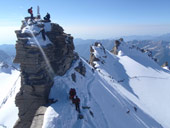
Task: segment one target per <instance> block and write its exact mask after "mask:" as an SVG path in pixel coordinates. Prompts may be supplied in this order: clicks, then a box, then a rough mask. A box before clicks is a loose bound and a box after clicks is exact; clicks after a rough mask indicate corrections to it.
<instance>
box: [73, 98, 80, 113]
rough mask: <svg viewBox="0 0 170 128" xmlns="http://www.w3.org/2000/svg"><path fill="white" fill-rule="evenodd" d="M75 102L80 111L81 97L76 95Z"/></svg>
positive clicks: (77, 109)
mask: <svg viewBox="0 0 170 128" xmlns="http://www.w3.org/2000/svg"><path fill="white" fill-rule="evenodd" d="M74 103H75V106H76V111H78V112H79V113H80V99H79V98H78V96H76V98H75V99H74Z"/></svg>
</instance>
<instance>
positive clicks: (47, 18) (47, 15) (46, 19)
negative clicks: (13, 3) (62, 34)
mask: <svg viewBox="0 0 170 128" xmlns="http://www.w3.org/2000/svg"><path fill="white" fill-rule="evenodd" d="M32 9H33V7H31V8H29V9H28V13H29V14H30V15H31V17H30V18H31V21H33V19H34V16H33V10H32ZM44 22H51V20H50V14H49V13H47V14H46V16H45V17H44Z"/></svg>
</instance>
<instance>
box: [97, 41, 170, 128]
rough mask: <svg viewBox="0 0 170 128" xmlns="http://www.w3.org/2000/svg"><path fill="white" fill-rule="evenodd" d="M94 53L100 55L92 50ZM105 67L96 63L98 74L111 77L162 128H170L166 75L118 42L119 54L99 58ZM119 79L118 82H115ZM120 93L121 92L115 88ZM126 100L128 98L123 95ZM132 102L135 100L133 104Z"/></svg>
mask: <svg viewBox="0 0 170 128" xmlns="http://www.w3.org/2000/svg"><path fill="white" fill-rule="evenodd" d="M95 49H96V51H95V52H96V53H98V55H101V53H102V52H103V51H102V50H101V49H99V48H95ZM100 57H101V58H102V59H104V61H105V62H106V63H105V64H101V63H100V62H99V63H98V70H100V72H101V74H104V75H111V77H113V78H114V79H115V80H116V81H117V82H118V83H120V84H121V85H122V87H124V88H126V89H127V90H128V91H129V92H130V93H132V94H133V95H135V96H136V97H137V100H138V101H139V102H140V103H141V105H140V106H139V107H140V108H142V109H143V111H145V112H146V113H148V114H149V115H151V116H152V117H153V118H154V119H155V120H156V121H158V122H159V123H160V124H162V126H163V127H165V128H169V127H170V110H169V107H168V106H169V102H168V101H169V100H170V94H169V90H170V86H169V83H170V72H169V71H166V70H164V69H162V67H160V66H159V65H158V64H156V63H155V62H154V61H153V60H152V59H151V58H149V57H148V56H147V55H146V54H145V53H142V52H140V51H139V50H136V49H131V48H130V46H129V45H128V44H126V43H125V42H122V43H121V45H120V47H119V55H118V56H114V55H112V54H109V52H108V55H107V58H106V59H105V58H103V57H102V56H100ZM118 77H119V79H118ZM118 88H119V90H120V91H121V92H124V91H123V90H122V89H121V87H119V86H118ZM125 95H126V96H127V97H128V98H129V99H131V98H130V96H129V95H127V94H125ZM134 102H135V101H134Z"/></svg>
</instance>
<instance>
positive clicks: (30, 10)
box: [28, 7, 33, 20]
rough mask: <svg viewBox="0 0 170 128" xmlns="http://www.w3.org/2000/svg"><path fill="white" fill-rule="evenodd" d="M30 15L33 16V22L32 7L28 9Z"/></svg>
mask: <svg viewBox="0 0 170 128" xmlns="http://www.w3.org/2000/svg"><path fill="white" fill-rule="evenodd" d="M28 13H29V14H30V15H31V20H33V11H32V7H31V8H29V9H28Z"/></svg>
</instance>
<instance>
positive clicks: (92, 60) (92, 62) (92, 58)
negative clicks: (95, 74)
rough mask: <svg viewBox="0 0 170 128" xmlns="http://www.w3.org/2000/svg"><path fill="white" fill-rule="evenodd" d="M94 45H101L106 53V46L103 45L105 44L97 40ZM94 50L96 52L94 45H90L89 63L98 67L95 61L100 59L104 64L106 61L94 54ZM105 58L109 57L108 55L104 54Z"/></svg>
mask: <svg viewBox="0 0 170 128" xmlns="http://www.w3.org/2000/svg"><path fill="white" fill-rule="evenodd" d="M94 46H95V47H100V49H102V50H103V52H104V54H106V51H105V48H104V47H103V45H102V44H101V43H99V42H95V44H94ZM93 52H94V49H93V47H90V60H89V64H90V65H91V66H93V67H94V69H96V67H95V63H94V62H95V61H100V62H101V63H102V64H104V63H105V62H104V60H102V59H101V58H97V57H96V56H95V55H94V53H93ZM103 58H107V56H106V55H104V56H103Z"/></svg>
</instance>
